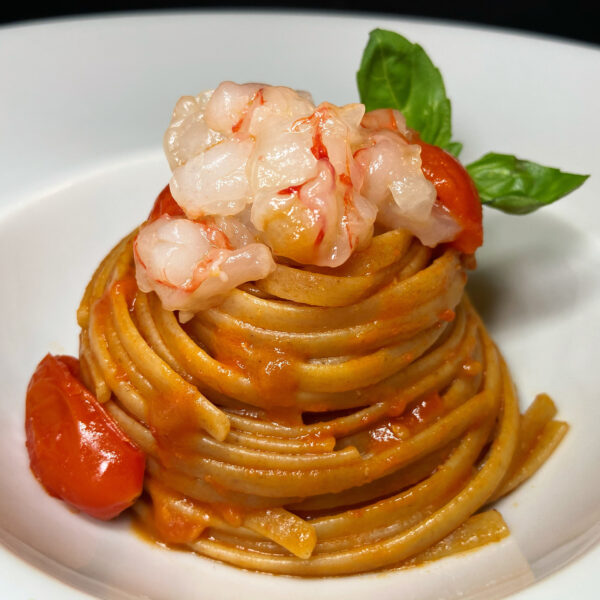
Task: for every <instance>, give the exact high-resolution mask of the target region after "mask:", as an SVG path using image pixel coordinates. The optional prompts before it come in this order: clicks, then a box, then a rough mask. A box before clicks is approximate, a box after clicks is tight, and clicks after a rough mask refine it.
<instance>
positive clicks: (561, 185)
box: [467, 152, 589, 215]
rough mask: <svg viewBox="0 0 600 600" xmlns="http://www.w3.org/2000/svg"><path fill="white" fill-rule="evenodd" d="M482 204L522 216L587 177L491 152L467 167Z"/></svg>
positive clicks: (556, 197)
mask: <svg viewBox="0 0 600 600" xmlns="http://www.w3.org/2000/svg"><path fill="white" fill-rule="evenodd" d="M467 171H468V172H469V175H470V176H471V178H472V179H473V181H474V182H475V185H476V186H477V190H478V192H479V197H480V199H481V202H482V204H486V205H488V206H492V207H493V208H498V209H499V210H502V211H504V212H507V213H511V214H513V215H525V214H527V213H530V212H532V211H534V210H536V209H538V208H540V207H542V206H544V205H545V204H551V203H552V202H554V201H556V200H558V199H559V198H562V197H564V196H566V195H567V194H569V193H570V192H572V191H573V190H575V189H577V188H578V187H579V186H580V185H581V184H582V183H583V182H584V181H585V180H586V179H587V178H588V177H589V175H575V174H574V173H564V172H563V171H560V170H559V169H554V168H552V167H544V166H542V165H538V164H536V163H534V162H531V161H529V160H521V159H519V158H516V157H514V156H511V155H510V154H496V153H494V152H490V153H488V154H486V155H485V156H482V157H481V158H480V159H479V160H476V161H475V162H473V163H471V164H469V165H467Z"/></svg>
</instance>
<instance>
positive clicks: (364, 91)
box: [356, 29, 462, 156]
mask: <svg viewBox="0 0 600 600" xmlns="http://www.w3.org/2000/svg"><path fill="white" fill-rule="evenodd" d="M356 79H357V82H358V90H359V93H360V101H361V102H362V103H363V104H364V105H365V106H366V109H367V110H375V109H376V108H395V109H397V110H399V111H400V112H401V113H402V114H403V115H404V116H405V117H406V121H407V123H408V125H409V127H411V128H412V129H415V130H416V131H418V132H419V134H420V136H421V139H423V140H424V141H425V142H427V143H428V144H434V145H435V146H440V147H442V148H445V149H446V150H448V151H449V152H451V153H452V154H454V155H455V156H458V153H459V152H460V149H461V147H462V144H460V143H458V142H450V139H451V137H452V108H451V106H450V100H449V99H448V97H447V96H446V88H445V87H444V80H443V79H442V74H441V73H440V70H439V69H438V68H437V67H436V66H435V65H434V64H433V63H432V62H431V59H430V58H429V56H427V53H426V52H425V50H423V48H421V46H419V44H413V43H411V42H409V41H408V40H407V39H406V38H404V37H402V36H401V35H399V34H398V33H394V32H393V31H385V30H384V29H374V30H373V31H371V33H370V34H369V42H368V44H367V47H366V48H365V51H364V53H363V57H362V61H361V63H360V69H359V70H358V73H357V74H356Z"/></svg>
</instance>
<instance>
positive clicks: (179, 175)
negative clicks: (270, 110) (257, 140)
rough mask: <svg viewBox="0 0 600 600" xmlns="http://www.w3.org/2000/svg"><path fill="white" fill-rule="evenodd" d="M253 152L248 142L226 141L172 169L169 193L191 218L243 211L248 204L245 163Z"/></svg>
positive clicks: (249, 141)
mask: <svg viewBox="0 0 600 600" xmlns="http://www.w3.org/2000/svg"><path fill="white" fill-rule="evenodd" d="M253 149H254V142H252V141H251V140H236V139H231V140H226V141H223V142H220V143H218V144H217V145H216V146H213V147H212V148H209V149H208V150H206V151H204V152H201V153H200V154H198V155H197V156H194V157H193V158H191V159H189V160H188V161H187V162H186V163H185V164H184V165H182V166H181V167H177V168H176V169H175V171H174V172H173V177H172V178H171V182H170V188H171V193H172V194H173V198H175V201H176V202H177V204H179V206H181V208H182V209H183V210H184V212H185V214H186V215H187V216H188V217H189V218H190V219H197V218H198V217H202V216H204V215H222V216H226V215H235V214H236V213H238V212H240V211H241V210H243V208H244V207H245V206H246V204H247V203H248V202H250V201H251V197H250V194H249V192H250V187H249V182H248V177H247V174H246V163H247V162H248V158H249V157H250V154H251V153H252V150H253Z"/></svg>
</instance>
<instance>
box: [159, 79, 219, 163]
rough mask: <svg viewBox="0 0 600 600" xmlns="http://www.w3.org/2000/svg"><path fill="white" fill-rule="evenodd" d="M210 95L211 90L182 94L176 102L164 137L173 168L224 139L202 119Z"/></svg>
mask: <svg viewBox="0 0 600 600" xmlns="http://www.w3.org/2000/svg"><path fill="white" fill-rule="evenodd" d="M212 94H213V92H212V90H208V91H206V92H202V93H201V94H198V95H197V96H183V97H181V98H180V99H179V100H178V101H177V104H176V105H175V109H174V110H173V116H172V118H171V123H170V124H169V127H168V129H167V131H166V132H165V136H164V140H163V146H164V150H165V154H166V155H167V160H168V161H169V166H170V167H171V170H172V171H174V170H175V169H176V168H177V167H180V166H181V165H184V164H185V163H186V162H187V161H188V160H189V159H190V158H192V157H193V156H196V155H197V154H200V153H201V152H203V151H204V150H206V149H207V148H210V147H211V146H214V145H215V144H216V143H218V142H220V141H222V140H223V139H224V138H223V136H222V135H221V134H220V133H219V132H218V131H215V130H213V129H211V128H210V127H209V126H208V125H207V124H206V119H205V118H204V111H205V109H206V105H207V104H208V101H209V100H210V98H211V96H212Z"/></svg>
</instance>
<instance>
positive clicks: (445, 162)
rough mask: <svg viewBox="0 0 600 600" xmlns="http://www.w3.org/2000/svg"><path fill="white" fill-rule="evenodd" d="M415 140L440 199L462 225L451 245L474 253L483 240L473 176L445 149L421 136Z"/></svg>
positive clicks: (427, 176)
mask: <svg viewBox="0 0 600 600" xmlns="http://www.w3.org/2000/svg"><path fill="white" fill-rule="evenodd" d="M414 143H416V144H418V145H419V146H421V161H422V167H421V168H422V170H423V174H424V175H425V177H426V178H427V179H429V181H431V183H433V185H434V186H435V189H436V191H437V197H438V202H439V203H440V204H441V205H442V206H443V207H444V208H446V209H447V210H448V212H449V213H450V214H451V215H452V217H453V218H454V219H455V220H456V221H457V222H458V224H459V225H460V226H461V228H462V231H461V233H460V234H459V236H458V237H457V238H456V239H455V240H454V241H453V242H451V243H450V245H451V246H453V247H454V248H456V249H457V250H460V251H461V252H464V253H465V254H473V252H475V250H477V248H479V246H481V244H482V243H483V226H482V222H481V219H482V214H481V212H482V211H481V202H480V200H479V194H478V193H477V188H476V187H475V184H474V183H473V180H472V179H471V177H470V176H469V174H468V173H467V171H466V169H465V168H464V167H463V166H462V165H461V164H460V163H459V162H458V161H457V160H456V159H455V158H454V157H453V156H452V155H451V154H448V153H447V152H446V151H445V150H442V149H441V148H439V147H438V146H432V145H431V144H427V143H425V142H423V141H421V140H415V142H414Z"/></svg>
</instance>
